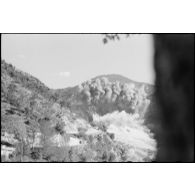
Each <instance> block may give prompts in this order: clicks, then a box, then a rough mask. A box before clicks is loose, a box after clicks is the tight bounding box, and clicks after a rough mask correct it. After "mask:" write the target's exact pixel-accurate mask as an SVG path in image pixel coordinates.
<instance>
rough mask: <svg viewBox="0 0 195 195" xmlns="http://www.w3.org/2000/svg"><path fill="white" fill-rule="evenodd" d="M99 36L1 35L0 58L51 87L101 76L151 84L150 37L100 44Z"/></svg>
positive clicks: (151, 47)
mask: <svg viewBox="0 0 195 195" xmlns="http://www.w3.org/2000/svg"><path fill="white" fill-rule="evenodd" d="M102 38H103V36H102V35H99V34H91V35H90V34H84V35H81V34H72V35H69V34H46V35H44V34H43V35H37V34H30V35H29V34H28V35H27V34H21V35H18V34H17V35H16V34H13V35H12V34H8V35H2V48H1V49H2V50H1V52H2V59H5V60H6V62H8V63H12V64H13V65H14V66H16V67H17V68H19V69H20V70H23V71H25V72H28V73H30V74H32V75H33V76H35V77H37V78H38V79H40V80H41V81H42V82H44V83H45V84H46V85H47V86H49V87H51V88H65V87H68V86H75V85H77V84H79V83H82V82H83V81H86V80H88V79H91V78H93V77H95V76H98V75H102V74H120V75H123V76H126V77H128V78H130V79H132V80H135V81H140V82H147V83H154V72H153V68H152V65H153V60H152V58H153V45H152V37H151V35H133V36H131V37H130V38H128V39H126V38H125V36H124V35H123V36H122V39H121V40H120V41H114V42H109V43H108V44H106V45H104V44H103V42H102Z"/></svg>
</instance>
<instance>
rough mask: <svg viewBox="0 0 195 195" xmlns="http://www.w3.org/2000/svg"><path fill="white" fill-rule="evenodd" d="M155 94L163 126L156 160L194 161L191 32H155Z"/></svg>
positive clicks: (192, 46)
mask: <svg viewBox="0 0 195 195" xmlns="http://www.w3.org/2000/svg"><path fill="white" fill-rule="evenodd" d="M154 42H155V71H156V96H157V100H158V104H159V107H160V112H161V118H162V124H163V130H162V132H161V135H159V136H158V135H157V137H158V139H159V140H158V141H159V152H158V157H157V161H161V162H192V161H194V34H157V35H154Z"/></svg>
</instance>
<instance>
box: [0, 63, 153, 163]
mask: <svg viewBox="0 0 195 195" xmlns="http://www.w3.org/2000/svg"><path fill="white" fill-rule="evenodd" d="M146 87H151V88H152V87H153V86H150V85H148V84H144V83H137V82H134V81H131V80H130V79H128V78H125V77H123V76H120V75H103V76H98V77H96V78H93V79H91V80H89V81H86V82H83V83H82V84H81V85H78V86H75V87H69V88H65V89H49V88H48V87H47V86H46V85H45V84H44V83H42V82H41V81H39V80H38V79H37V78H35V77H33V76H31V75H29V74H27V73H25V72H22V71H20V70H18V69H17V68H15V67H14V66H13V65H12V64H8V63H6V62H5V61H4V60H1V157H2V161H11V162H13V161H16V162H24V161H25V162H29V161H31V162H40V161H44V162H78V161H82V162H102V161H106V162H124V161H151V160H153V159H154V158H155V152H156V143H155V140H154V138H153V134H152V133H151V132H150V130H149V129H148V127H147V126H146V125H145V124H144V123H143V122H142V118H143V117H144V114H143V113H145V112H146V110H147V108H148V105H149V102H150V97H151V95H152V94H151V93H148V92H147V91H146V90H145V89H146ZM113 119H114V120H113ZM122 121H123V122H122ZM121 122H122V123H121ZM138 129H140V130H139V131H140V132H141V133H140V134H138V135H136V134H134V132H137V131H138ZM133 139H135V140H137V141H133ZM130 140H132V142H129V141H130ZM138 145H139V146H140V147H139V148H138ZM135 148H137V149H135Z"/></svg>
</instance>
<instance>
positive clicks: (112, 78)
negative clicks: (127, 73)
mask: <svg viewBox="0 0 195 195" xmlns="http://www.w3.org/2000/svg"><path fill="white" fill-rule="evenodd" d="M103 77H105V78H107V79H108V80H109V81H110V82H117V81H118V82H120V83H122V84H125V83H132V84H134V85H135V86H136V88H141V87H143V86H144V88H145V90H146V92H147V93H148V95H150V94H153V92H154V86H153V85H151V84H148V83H144V82H137V81H133V80H131V79H129V78H127V77H124V76H122V75H119V74H108V75H100V76H97V77H95V78H93V79H92V80H95V79H100V78H103Z"/></svg>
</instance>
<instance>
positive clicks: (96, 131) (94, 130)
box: [85, 127, 101, 135]
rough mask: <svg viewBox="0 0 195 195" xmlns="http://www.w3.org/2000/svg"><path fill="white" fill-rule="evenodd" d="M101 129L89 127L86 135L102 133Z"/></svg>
mask: <svg viewBox="0 0 195 195" xmlns="http://www.w3.org/2000/svg"><path fill="white" fill-rule="evenodd" d="M100 133H101V131H100V130H97V129H95V128H93V127H90V128H89V129H87V131H86V132H85V134H86V135H97V134H100Z"/></svg>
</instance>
